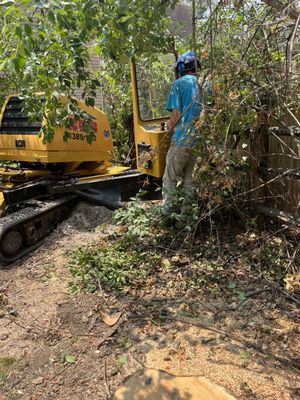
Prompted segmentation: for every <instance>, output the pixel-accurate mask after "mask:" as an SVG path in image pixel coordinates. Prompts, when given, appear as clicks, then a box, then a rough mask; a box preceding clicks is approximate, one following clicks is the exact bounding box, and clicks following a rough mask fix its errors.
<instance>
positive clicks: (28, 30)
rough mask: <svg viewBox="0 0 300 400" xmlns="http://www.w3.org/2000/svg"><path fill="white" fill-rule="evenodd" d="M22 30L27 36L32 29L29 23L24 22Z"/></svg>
mask: <svg viewBox="0 0 300 400" xmlns="http://www.w3.org/2000/svg"><path fill="white" fill-rule="evenodd" d="M24 30H25V32H26V33H27V35H28V36H31V34H32V29H31V26H30V25H29V24H25V25H24Z"/></svg>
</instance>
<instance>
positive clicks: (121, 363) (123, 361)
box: [111, 354, 128, 375]
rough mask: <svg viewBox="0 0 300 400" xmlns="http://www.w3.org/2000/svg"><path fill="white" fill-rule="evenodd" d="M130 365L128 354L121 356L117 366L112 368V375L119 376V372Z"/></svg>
mask: <svg viewBox="0 0 300 400" xmlns="http://www.w3.org/2000/svg"><path fill="white" fill-rule="evenodd" d="M127 363H128V356H127V355H126V354H124V355H122V356H120V357H119V358H118V361H117V364H116V366H115V367H113V368H112V370H111V374H112V375H117V374H118V373H119V371H120V370H121V369H122V367H124V366H125V365H126V364H127Z"/></svg>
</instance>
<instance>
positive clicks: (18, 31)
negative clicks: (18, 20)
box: [15, 26, 23, 39]
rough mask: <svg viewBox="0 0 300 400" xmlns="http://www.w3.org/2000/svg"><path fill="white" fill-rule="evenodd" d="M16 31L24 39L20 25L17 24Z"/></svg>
mask: <svg viewBox="0 0 300 400" xmlns="http://www.w3.org/2000/svg"><path fill="white" fill-rule="evenodd" d="M15 33H16V35H18V36H19V38H20V39H22V37H23V32H22V29H21V28H20V27H19V26H16V28H15Z"/></svg>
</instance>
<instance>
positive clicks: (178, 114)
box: [167, 108, 181, 131]
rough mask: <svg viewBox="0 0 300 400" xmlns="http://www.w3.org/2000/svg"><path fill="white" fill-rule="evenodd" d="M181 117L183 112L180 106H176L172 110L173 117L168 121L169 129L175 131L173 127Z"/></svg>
mask: <svg viewBox="0 0 300 400" xmlns="http://www.w3.org/2000/svg"><path fill="white" fill-rule="evenodd" d="M180 118H181V112H180V111H179V110H178V108H174V109H173V110H172V114H171V117H170V119H169V121H168V122H167V129H168V130H169V131H173V129H174V128H175V126H176V125H177V123H178V122H179V120H180Z"/></svg>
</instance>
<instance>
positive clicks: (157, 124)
mask: <svg viewBox="0 0 300 400" xmlns="http://www.w3.org/2000/svg"><path fill="white" fill-rule="evenodd" d="M131 84H132V107H133V118H134V137H135V149H136V158H137V169H138V170H139V171H141V172H144V173H145V174H148V175H151V176H153V177H155V178H162V176H163V173H164V169H165V160H166V154H167V152H168V149H169V146H170V141H171V135H170V132H168V131H167V130H166V128H165V126H166V122H167V120H168V118H167V117H164V118H158V119H151V120H146V121H144V120H142V119H141V117H140V110H139V101H138V99H139V93H138V82H137V77H136V68H135V64H134V63H132V64H131Z"/></svg>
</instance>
